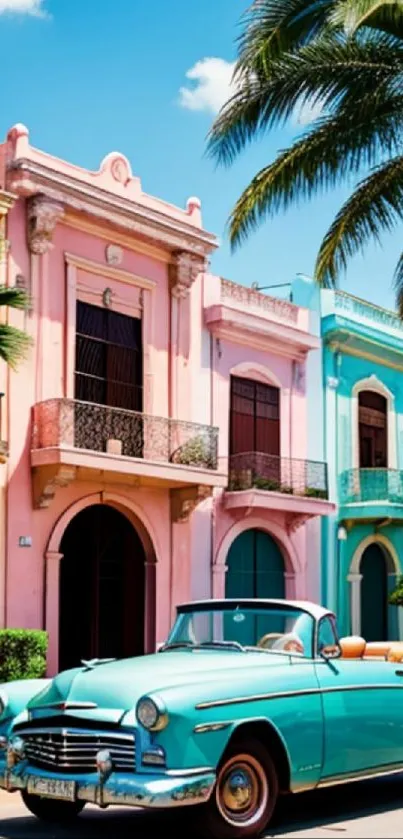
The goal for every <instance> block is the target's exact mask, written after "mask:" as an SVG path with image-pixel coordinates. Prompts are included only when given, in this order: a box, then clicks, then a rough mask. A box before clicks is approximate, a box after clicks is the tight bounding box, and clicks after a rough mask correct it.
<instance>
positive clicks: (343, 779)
mask: <svg viewBox="0 0 403 839" xmlns="http://www.w3.org/2000/svg"><path fill="white" fill-rule="evenodd" d="M402 772H403V763H392V764H390V767H389V768H387V767H385V769H381V770H379V766H378V767H376V768H374V769H368V770H366V771H365V772H360V773H352V774H351V775H348V774H347V775H337V776H336V777H335V778H329V780H327V779H326V778H325V779H324V780H323V781H319V783H318V784H317V787H316V789H319V787H320V788H322V787H335V786H338V785H339V784H350V783H353V782H354V781H365V780H366V779H369V778H384V777H385V776H386V775H401V773H402Z"/></svg>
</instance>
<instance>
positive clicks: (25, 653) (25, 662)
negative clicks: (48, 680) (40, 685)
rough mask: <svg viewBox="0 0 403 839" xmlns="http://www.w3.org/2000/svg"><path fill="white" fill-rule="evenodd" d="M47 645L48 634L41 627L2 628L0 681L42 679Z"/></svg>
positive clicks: (0, 638)
mask: <svg viewBox="0 0 403 839" xmlns="http://www.w3.org/2000/svg"><path fill="white" fill-rule="evenodd" d="M47 647H48V636H47V633H46V632H44V631H43V630H41V629H0V682H12V681H14V680H15V679H41V678H42V676H44V675H45V673H46V652H47Z"/></svg>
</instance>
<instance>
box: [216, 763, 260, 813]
mask: <svg viewBox="0 0 403 839" xmlns="http://www.w3.org/2000/svg"><path fill="white" fill-rule="evenodd" d="M252 795H253V780H252V778H251V777H250V774H249V773H248V772H247V771H246V770H245V769H234V771H233V772H230V774H229V775H228V776H227V778H226V780H225V782H224V787H223V799H224V802H225V805H226V807H228V809H229V810H233V811H234V812H236V811H238V810H244V809H245V807H249V806H250V802H251V799H252Z"/></svg>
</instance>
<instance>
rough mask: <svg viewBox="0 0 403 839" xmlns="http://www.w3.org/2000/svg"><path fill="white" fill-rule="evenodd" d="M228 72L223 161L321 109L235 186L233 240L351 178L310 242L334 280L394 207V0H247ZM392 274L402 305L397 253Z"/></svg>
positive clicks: (399, 139) (400, 47)
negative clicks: (245, 182)
mask: <svg viewBox="0 0 403 839" xmlns="http://www.w3.org/2000/svg"><path fill="white" fill-rule="evenodd" d="M234 82H235V85H236V88H235V90H236V92H235V94H234V95H233V97H232V98H231V99H230V100H229V101H228V102H227V103H226V105H224V107H223V109H222V110H221V112H220V113H219V115H218V117H217V119H216V121H215V123H214V125H213V127H212V130H211V132H210V135H209V141H208V150H209V152H210V154H211V155H212V156H213V157H214V158H215V159H216V160H217V162H218V163H220V164H224V165H230V164H231V163H232V162H233V161H234V159H235V158H236V157H237V155H238V154H239V153H240V152H241V151H242V150H243V149H244V148H245V146H246V145H247V144H248V143H249V142H250V141H252V140H253V139H255V138H256V137H258V136H260V135H262V134H264V133H265V132H268V131H270V130H271V129H273V128H274V127H276V126H278V125H281V124H284V123H285V122H286V121H287V120H288V119H289V118H290V116H291V115H292V114H293V113H294V112H295V109H296V108H298V107H304V106H306V105H309V106H311V107H312V106H315V107H317V106H320V109H321V113H320V115H319V116H318V117H317V118H316V119H315V120H314V121H313V123H312V125H311V126H310V127H309V128H308V129H306V130H305V131H303V133H302V135H301V136H299V137H298V138H297V139H296V140H295V141H294V142H293V143H292V145H291V146H290V147H289V148H287V149H285V150H284V151H281V152H280V153H279V154H278V156H277V158H276V160H274V162H272V163H269V165H268V166H266V167H264V168H263V169H262V170H261V171H260V172H258V174H257V175H256V176H255V177H254V178H253V180H252V181H251V183H250V184H249V186H247V188H246V189H245V190H244V192H243V193H242V195H241V196H240V198H239V199H238V201H237V203H236V205H235V207H234V209H233V211H232V214H231V216H230V241H231V245H232V247H233V248H235V247H236V246H238V245H239V244H240V243H241V242H242V241H243V240H244V239H245V238H246V237H247V236H248V235H249V233H250V232H251V230H253V229H254V228H255V227H256V226H257V225H258V224H259V223H260V222H261V221H262V220H263V219H264V218H265V217H269V216H270V215H273V214H275V213H277V212H279V211H280V210H285V209H287V208H288V207H289V206H290V205H292V204H294V203H296V202H297V201H298V200H299V199H301V198H310V197H311V196H313V195H314V194H316V193H317V192H318V191H320V190H323V189H329V188H330V189H331V188H333V187H335V186H336V185H337V184H339V183H340V181H342V180H344V179H347V178H349V177H350V176H351V175H353V176H355V177H356V178H357V177H358V183H356V186H355V189H354V190H353V192H352V194H351V195H350V197H349V198H348V200H347V201H346V202H345V204H344V205H343V206H342V207H341V209H340V210H339V212H338V213H337V215H336V218H335V219H334V221H333V223H332V225H331V227H330V228H329V230H328V231H327V233H326V235H325V237H324V239H323V241H322V243H321V245H320V248H319V253H318V257H317V262H316V267H315V275H316V278H317V280H318V281H319V282H320V283H321V284H322V285H324V286H328V287H332V286H334V285H335V284H336V282H337V277H338V275H339V272H340V270H341V269H342V268H345V267H346V265H347V263H348V259H349V258H350V257H352V256H353V255H354V254H355V253H357V252H358V251H359V250H362V248H363V247H364V246H365V244H367V243H368V241H369V240H371V239H376V240H379V238H380V235H381V233H382V232H384V231H389V230H391V229H392V228H393V227H394V226H395V225H396V224H397V223H398V222H399V221H400V220H401V219H402V218H403V0H255V2H254V3H253V4H252V6H251V8H250V9H249V10H248V12H247V14H246V19H245V21H244V29H243V32H242V35H241V37H240V40H239V57H238V61H237V64H236V69H235V76H234ZM395 284H396V291H397V303H398V308H399V311H400V314H401V315H402V316H403V253H402V255H401V257H400V259H399V262H398V264H397V267H396V272H395Z"/></svg>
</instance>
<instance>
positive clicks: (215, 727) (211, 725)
mask: <svg viewBox="0 0 403 839" xmlns="http://www.w3.org/2000/svg"><path fill="white" fill-rule="evenodd" d="M230 725H232V721H231V722H206V723H204V724H202V725H195V727H194V729H193V731H194V733H195V734H206V733H207V732H208V731H222V729H224V728H229V726H230Z"/></svg>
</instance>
